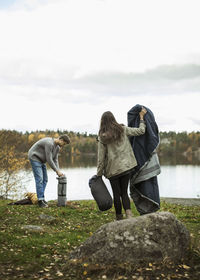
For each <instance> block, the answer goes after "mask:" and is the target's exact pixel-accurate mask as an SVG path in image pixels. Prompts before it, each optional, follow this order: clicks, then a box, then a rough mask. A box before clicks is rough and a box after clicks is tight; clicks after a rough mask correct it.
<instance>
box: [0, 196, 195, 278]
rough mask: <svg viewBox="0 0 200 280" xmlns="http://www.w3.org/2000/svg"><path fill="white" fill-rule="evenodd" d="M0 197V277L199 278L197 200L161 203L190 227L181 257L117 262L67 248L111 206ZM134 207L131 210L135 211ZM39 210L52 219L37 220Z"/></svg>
mask: <svg viewBox="0 0 200 280" xmlns="http://www.w3.org/2000/svg"><path fill="white" fill-rule="evenodd" d="M8 202H9V201H6V200H0V244H1V246H0V275H2V276H1V279H40V280H43V279H49V280H51V279H67V280H70V279H86V280H93V279H139V280H144V279H146V280H147V279H149V280H153V279H200V206H192V207H191V206H187V207H186V206H180V205H175V204H167V203H165V202H162V203H161V210H160V211H169V212H172V213H173V214H175V215H176V217H177V218H178V219H179V220H180V221H181V222H183V224H185V226H186V227H187V228H188V230H189V231H190V233H191V240H192V242H191V248H190V250H189V251H188V253H187V256H186V258H185V259H184V260H182V261H181V262H180V263H170V262H168V263H164V262H163V263H159V264H156V263H149V264H140V265H130V264H129V265H128V264H119V265H118V266H102V265H99V264H95V265H94V264H88V263H84V262H81V261H77V260H70V259H69V254H70V252H71V251H72V250H73V249H74V248H76V247H77V246H79V245H80V244H81V243H83V242H84V240H86V239H87V238H88V237H90V236H91V235H92V234H93V232H95V231H96V230H97V229H98V228H99V227H100V226H101V225H103V224H105V223H108V222H111V221H113V219H114V209H113V208H112V209H111V210H109V211H106V212H100V211H98V209H97V206H96V203H95V202H94V201H93V200H90V201H69V202H68V203H67V206H66V207H57V205H56V202H55V201H51V202H49V206H50V207H49V208H45V209H44V208H43V209H41V208H39V207H37V206H35V205H24V206H21V205H8ZM132 207H133V209H132V210H133V213H134V215H135V216H137V215H138V213H137V211H136V209H135V208H134V206H133V205H132ZM40 214H45V215H48V216H52V217H54V218H55V219H54V220H41V219H40V218H39V215H40ZM24 225H39V226H42V227H43V228H44V231H43V232H29V231H27V230H25V229H23V226H24Z"/></svg>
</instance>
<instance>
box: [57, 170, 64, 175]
mask: <svg viewBox="0 0 200 280" xmlns="http://www.w3.org/2000/svg"><path fill="white" fill-rule="evenodd" d="M56 173H57V175H58V177H62V176H64V174H63V173H62V172H61V171H59V170H58V171H56Z"/></svg>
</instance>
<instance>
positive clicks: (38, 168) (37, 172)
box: [30, 159, 48, 200]
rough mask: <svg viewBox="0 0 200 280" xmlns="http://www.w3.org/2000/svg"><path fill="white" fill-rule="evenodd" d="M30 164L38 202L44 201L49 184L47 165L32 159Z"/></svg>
mask: <svg viewBox="0 0 200 280" xmlns="http://www.w3.org/2000/svg"><path fill="white" fill-rule="evenodd" d="M30 163H31V166H32V170H33V175H34V178H35V185H36V192H37V198H38V200H44V191H45V188H46V185H47V182H48V177H47V168H46V165H45V164H44V163H41V162H39V161H36V160H32V159H30Z"/></svg>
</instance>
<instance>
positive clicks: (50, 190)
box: [25, 165, 200, 200]
mask: <svg viewBox="0 0 200 280" xmlns="http://www.w3.org/2000/svg"><path fill="white" fill-rule="evenodd" d="M61 170H62V172H63V173H65V175H66V177H67V200H81V199H93V197H92V195H91V192H90V188H89V185H88V180H89V179H90V178H91V177H92V176H93V175H95V174H96V167H94V166H89V167H69V168H66V167H65V168H63V169H61ZM25 176H26V177H27V176H28V177H29V178H30V181H29V182H28V183H26V186H27V190H28V191H29V192H35V181H34V178H33V175H32V173H31V172H28V171H27V172H26V174H25ZM48 178H49V182H48V184H47V188H46V191H45V194H46V200H54V199H57V184H58V180H57V179H56V173H55V172H54V171H52V170H51V169H48ZM104 181H105V183H106V185H107V187H108V189H109V191H110V192H111V193H112V190H111V187H110V183H109V181H108V180H107V179H105V178H104ZM158 183H159V191H160V196H161V197H175V198H200V165H161V174H160V175H158Z"/></svg>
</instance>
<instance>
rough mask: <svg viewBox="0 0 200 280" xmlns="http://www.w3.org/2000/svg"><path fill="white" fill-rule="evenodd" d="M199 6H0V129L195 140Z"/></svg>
mask: <svg viewBox="0 0 200 280" xmlns="http://www.w3.org/2000/svg"><path fill="white" fill-rule="evenodd" d="M199 9H200V2H199V0H0V98H1V110H0V129H15V130H18V131H22V132H25V131H35V130H45V129H50V130H51V129H52V130H57V129H60V130H68V131H76V132H87V133H94V134H96V133H98V129H99V124H100V118H101V115H102V114H103V112H105V111H111V112H113V114H114V115H115V117H116V120H117V121H118V122H119V123H124V124H125V125H126V124H127V112H128V111H129V110H130V109H131V108H132V107H133V106H135V105H136V104H141V105H144V106H146V107H148V108H149V109H151V111H152V112H153V113H154V116H155V119H156V122H157V124H158V127H159V130H160V131H176V132H181V131H187V132H191V131H200V110H199V106H200V36H199V27H200V17H199Z"/></svg>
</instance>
